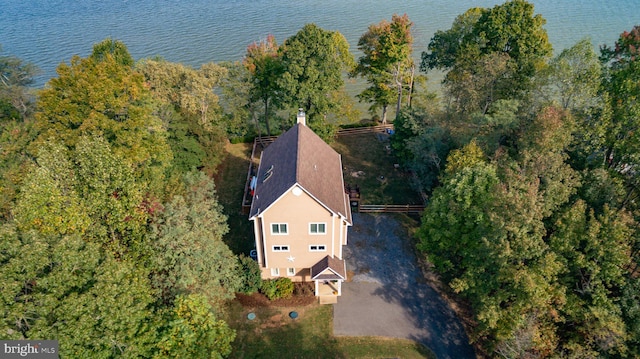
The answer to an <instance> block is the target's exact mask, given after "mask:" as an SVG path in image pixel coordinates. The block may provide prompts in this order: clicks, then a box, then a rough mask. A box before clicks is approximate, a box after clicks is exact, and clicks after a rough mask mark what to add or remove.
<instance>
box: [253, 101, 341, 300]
mask: <svg viewBox="0 0 640 359" xmlns="http://www.w3.org/2000/svg"><path fill="white" fill-rule="evenodd" d="M249 219H250V220H251V221H253V225H254V232H255V242H256V251H257V260H258V264H259V265H260V268H261V270H262V278H263V279H268V278H277V277H284V276H286V277H289V278H291V280H293V281H314V282H315V291H316V296H319V297H320V299H321V302H322V299H323V297H324V299H325V302H327V301H328V302H330V301H331V300H330V299H328V298H330V297H331V296H333V297H337V296H339V295H341V288H342V282H343V281H344V280H346V267H345V262H344V260H343V257H342V253H343V252H342V247H343V246H344V245H346V244H347V228H348V227H349V226H351V224H352V221H351V207H350V203H349V198H348V195H347V194H346V193H345V190H344V180H343V177H342V160H341V157H340V154H338V153H337V152H336V151H335V150H333V149H332V148H331V147H330V146H329V145H328V144H326V143H325V142H324V141H323V140H322V139H321V138H320V137H318V135H316V134H315V133H314V132H313V131H312V130H311V129H309V128H308V127H307V126H306V123H305V116H304V112H302V111H301V112H300V113H299V114H298V122H297V123H296V125H294V126H293V127H292V128H291V129H290V130H289V131H287V132H285V133H284V134H282V135H281V136H280V137H278V138H277V139H276V140H275V141H274V142H273V143H271V144H270V145H269V146H267V147H266V148H265V149H264V151H263V153H262V156H261V158H260V165H259V167H258V171H257V175H256V180H255V192H254V198H253V202H252V204H251V210H250V213H249Z"/></svg>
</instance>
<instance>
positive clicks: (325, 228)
mask: <svg viewBox="0 0 640 359" xmlns="http://www.w3.org/2000/svg"><path fill="white" fill-rule="evenodd" d="M314 224H316V225H318V224H322V225H324V232H316V233H313V232H311V226H312V225H314ZM309 234H310V235H312V236H324V235H325V234H327V223H326V222H313V223H309Z"/></svg>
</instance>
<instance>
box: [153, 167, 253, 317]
mask: <svg viewBox="0 0 640 359" xmlns="http://www.w3.org/2000/svg"><path fill="white" fill-rule="evenodd" d="M184 182H185V187H186V191H187V192H186V193H185V195H184V196H176V197H174V198H173V199H172V200H171V201H170V202H169V203H167V204H166V205H165V206H164V209H163V210H162V211H159V212H158V213H157V216H156V218H155V220H154V225H153V232H154V233H153V234H154V236H155V240H154V241H153V254H152V257H153V264H152V267H153V269H154V276H153V280H154V285H155V286H156V287H158V288H160V289H161V290H162V293H163V297H164V298H165V299H166V300H171V299H172V298H174V297H175V296H177V295H179V294H188V293H199V294H203V295H205V296H206V298H207V300H209V302H210V303H212V304H213V305H214V306H215V309H216V310H220V306H221V305H222V303H223V301H224V300H227V299H231V298H233V297H234V295H235V292H236V291H237V290H238V289H239V288H240V285H241V283H240V277H239V276H238V275H237V270H238V269H237V266H238V260H237V257H236V256H234V255H233V253H232V252H231V250H230V249H229V247H227V245H226V244H225V243H224V242H223V241H222V237H223V235H224V234H226V233H227V231H228V228H227V224H226V216H225V215H223V214H222V208H221V206H220V204H219V203H218V201H217V198H216V197H215V190H214V184H213V180H212V179H210V178H208V177H207V176H205V175H204V174H202V173H188V174H186V175H185V176H184Z"/></svg>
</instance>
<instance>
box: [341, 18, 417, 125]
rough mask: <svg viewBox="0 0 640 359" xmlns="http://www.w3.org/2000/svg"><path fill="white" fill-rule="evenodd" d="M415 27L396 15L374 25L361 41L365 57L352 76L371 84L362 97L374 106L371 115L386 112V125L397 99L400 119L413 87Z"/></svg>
mask: <svg viewBox="0 0 640 359" xmlns="http://www.w3.org/2000/svg"><path fill="white" fill-rule="evenodd" d="M412 25H413V23H412V22H411V21H410V20H409V17H408V16H407V14H404V15H403V16H399V15H396V14H394V15H393V16H392V17H391V22H388V21H387V20H382V21H381V22H380V23H378V24H375V25H370V26H369V29H368V31H367V32H366V33H364V34H363V35H362V36H361V37H360V40H359V41H358V50H360V51H362V52H363V55H362V56H361V57H360V58H359V59H358V62H357V65H356V67H355V68H354V69H353V70H352V71H351V74H350V75H351V76H362V77H363V78H365V79H366V80H367V82H368V83H369V84H370V86H369V87H368V88H366V89H365V90H364V91H363V92H361V93H360V94H359V95H358V97H359V98H360V100H361V101H367V102H370V103H371V107H370V110H371V111H376V110H377V109H378V108H382V123H386V122H387V107H388V106H389V104H391V103H392V102H393V100H394V99H395V100H396V116H397V115H399V113H400V104H401V101H402V95H403V89H404V88H405V87H407V85H411V84H412V77H413V75H414V73H413V72H414V69H415V67H414V64H413V58H412V56H411V55H412V50H413V48H412V45H413V36H412V34H411V26H412Z"/></svg>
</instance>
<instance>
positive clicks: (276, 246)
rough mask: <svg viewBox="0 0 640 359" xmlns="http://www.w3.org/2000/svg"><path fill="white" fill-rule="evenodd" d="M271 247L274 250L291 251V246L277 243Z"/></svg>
mask: <svg viewBox="0 0 640 359" xmlns="http://www.w3.org/2000/svg"><path fill="white" fill-rule="evenodd" d="M271 249H272V250H273V251H274V252H288V251H289V246H283V245H275V246H273V247H271Z"/></svg>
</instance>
